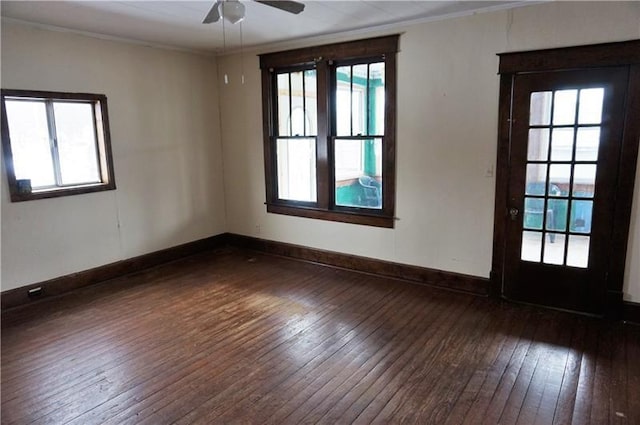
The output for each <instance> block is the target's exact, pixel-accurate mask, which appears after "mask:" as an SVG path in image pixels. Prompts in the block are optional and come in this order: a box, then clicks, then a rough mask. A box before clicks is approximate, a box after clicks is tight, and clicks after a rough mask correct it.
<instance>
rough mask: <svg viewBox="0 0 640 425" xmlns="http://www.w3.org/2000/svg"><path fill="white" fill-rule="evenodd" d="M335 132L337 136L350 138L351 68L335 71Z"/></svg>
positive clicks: (342, 67) (345, 67)
mask: <svg viewBox="0 0 640 425" xmlns="http://www.w3.org/2000/svg"><path fill="white" fill-rule="evenodd" d="M336 130H337V133H338V134H337V135H338V136H351V67H350V66H340V67H338V68H337V69H336Z"/></svg>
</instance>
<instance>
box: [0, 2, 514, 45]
mask: <svg viewBox="0 0 640 425" xmlns="http://www.w3.org/2000/svg"><path fill="white" fill-rule="evenodd" d="M242 2H243V3H244V5H245V7H246V18H245V20H244V21H243V22H242V31H243V42H244V45H245V47H247V48H248V47H252V46H260V45H267V44H273V43H277V42H282V41H290V40H297V39H301V38H308V37H313V36H320V35H326V34H335V33H342V32H348V31H355V30H362V29H365V28H375V27H379V26H384V25H388V24H395V23H401V22H408V21H419V20H429V19H438V18H444V17H448V16H459V15H464V14H470V13H473V12H476V11H480V10H487V9H494V8H507V7H515V6H518V5H522V4H524V2H522V1H514V0H511V1H376V0H366V1H365V0H351V1H336V0H324V1H317V0H303V3H304V4H305V5H306V7H305V10H304V11H303V12H302V13H301V14H299V15H293V14H290V13H287V12H283V11H281V10H278V9H276V8H273V7H269V6H265V5H263V4H259V3H256V2H254V1H251V0H242ZM213 3H214V0H206V1H77V0H73V1H4V0H3V1H2V2H1V3H0V7H1V14H2V16H3V17H6V18H11V19H16V20H21V21H27V22H32V23H36V24H41V25H46V26H53V27H60V28H66V29H71V30H75V31H81V32H88V33H93V34H100V35H104V36H109V37H116V38H123V39H129V40H136V41H140V42H144V43H149V44H154V45H161V46H166V47H175V48H181V49H189V50H196V51H202V52H215V53H220V52H222V50H223V28H222V27H223V26H222V22H221V21H219V22H217V23H213V24H209V25H204V24H202V23H201V22H202V20H203V19H204V17H205V16H206V14H207V12H208V11H209V9H210V8H211V6H212V4H213ZM225 33H226V37H225V38H226V48H227V49H237V47H238V46H239V43H240V25H239V24H236V25H231V24H229V23H228V22H227V23H225Z"/></svg>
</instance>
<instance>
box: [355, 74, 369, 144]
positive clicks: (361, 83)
mask: <svg viewBox="0 0 640 425" xmlns="http://www.w3.org/2000/svg"><path fill="white" fill-rule="evenodd" d="M367 75H368V74H367V65H355V66H354V67H353V75H352V77H351V78H352V82H353V86H352V91H351V120H352V121H351V125H352V129H351V134H352V135H364V134H367Z"/></svg>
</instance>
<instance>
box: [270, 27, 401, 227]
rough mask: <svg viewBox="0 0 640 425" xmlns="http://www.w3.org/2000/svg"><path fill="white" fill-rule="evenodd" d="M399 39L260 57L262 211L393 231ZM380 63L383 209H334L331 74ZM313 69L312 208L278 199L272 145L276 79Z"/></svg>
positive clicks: (353, 43)
mask: <svg viewBox="0 0 640 425" xmlns="http://www.w3.org/2000/svg"><path fill="white" fill-rule="evenodd" d="M398 39H399V35H392V36H386V37H378V38H373V39H366V40H357V41H350V42H345V43H337V44H328V45H323V46H316V47H309V48H303V49H297V50H289V51H284V52H277V53H269V54H264V55H260V68H261V70H262V111H263V135H264V160H265V182H266V205H267V211H268V212H270V213H276V214H285V215H294V216H299V217H307V218H315V219H321V220H330V221H340V222H347V223H354V224H364V225H370V226H378V227H387V228H392V227H393V226H394V220H395V218H394V214H395V176H396V174H395V146H396V141H395V138H396V91H397V82H396V53H397V51H398ZM374 60H377V61H380V62H384V63H385V114H384V129H385V134H384V140H383V143H382V146H383V148H382V187H383V190H382V192H383V193H382V208H381V209H380V210H375V209H368V208H351V207H341V206H336V205H335V199H334V193H335V187H334V185H335V183H334V176H333V160H332V155H333V146H332V145H333V142H334V140H335V132H334V130H333V129H335V128H336V125H335V123H334V122H332V120H333V116H334V115H335V114H334V112H333V111H334V108H335V99H333V92H334V90H332V87H333V82H332V81H333V80H332V75H333V72H334V71H332V70H335V67H336V66H337V65H341V64H357V63H370V62H373V61H374ZM304 68H314V69H315V70H316V73H317V74H316V75H317V114H318V123H317V138H316V141H317V142H316V185H317V202H315V203H309V202H296V201H289V200H282V199H278V193H277V192H278V190H277V168H276V149H275V140H276V136H277V130H276V129H277V109H276V95H277V93H276V90H275V87H276V73H277V72H278V71H281V70H291V69H304Z"/></svg>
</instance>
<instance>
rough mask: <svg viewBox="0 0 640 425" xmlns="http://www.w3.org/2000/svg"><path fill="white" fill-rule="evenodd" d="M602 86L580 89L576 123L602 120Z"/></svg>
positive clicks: (593, 122)
mask: <svg viewBox="0 0 640 425" xmlns="http://www.w3.org/2000/svg"><path fill="white" fill-rule="evenodd" d="M603 99H604V88H602V87H599V88H594V89H583V90H580V106H579V108H580V109H579V110H578V124H600V122H601V121H602V100H603Z"/></svg>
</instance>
